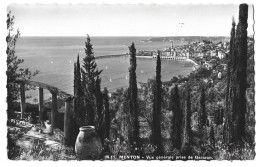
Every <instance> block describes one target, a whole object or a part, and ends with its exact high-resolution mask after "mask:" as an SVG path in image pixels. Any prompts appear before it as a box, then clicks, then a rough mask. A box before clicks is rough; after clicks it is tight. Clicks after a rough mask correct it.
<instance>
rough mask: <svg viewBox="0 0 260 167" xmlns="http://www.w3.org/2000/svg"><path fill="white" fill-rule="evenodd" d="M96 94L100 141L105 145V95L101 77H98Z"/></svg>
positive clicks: (97, 124)
mask: <svg viewBox="0 0 260 167" xmlns="http://www.w3.org/2000/svg"><path fill="white" fill-rule="evenodd" d="M95 83H96V87H95V89H96V92H95V97H96V111H97V121H96V127H97V133H98V135H99V137H100V140H101V142H102V144H104V125H103V124H104V113H103V95H102V92H101V87H100V83H101V79H100V78H99V76H97V79H96V82H95Z"/></svg>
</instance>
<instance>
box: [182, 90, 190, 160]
mask: <svg viewBox="0 0 260 167" xmlns="http://www.w3.org/2000/svg"><path fill="white" fill-rule="evenodd" d="M190 91H191V89H190V86H189V85H187V86H186V88H185V96H186V109H185V116H184V129H183V142H182V147H181V152H182V154H183V155H186V156H188V155H191V154H192V151H191V141H192V131H191V97H190Z"/></svg>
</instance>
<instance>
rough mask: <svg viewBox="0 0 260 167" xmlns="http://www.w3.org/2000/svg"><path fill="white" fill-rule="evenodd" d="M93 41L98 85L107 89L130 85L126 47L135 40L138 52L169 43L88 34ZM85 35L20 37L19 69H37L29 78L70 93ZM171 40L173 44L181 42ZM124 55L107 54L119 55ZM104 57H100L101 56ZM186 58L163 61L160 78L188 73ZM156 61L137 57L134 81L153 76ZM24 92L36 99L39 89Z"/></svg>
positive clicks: (153, 49) (18, 51)
mask: <svg viewBox="0 0 260 167" xmlns="http://www.w3.org/2000/svg"><path fill="white" fill-rule="evenodd" d="M90 38H91V43H92V44H93V51H94V55H95V57H96V58H97V59H96V63H97V66H98V69H99V70H103V72H102V73H101V86H102V88H104V87H107V89H108V91H109V92H113V91H115V90H116V89H118V88H127V87H128V84H129V77H128V73H129V65H130V63H129V57H128V56H124V54H126V53H128V52H129V48H128V47H129V46H130V45H131V43H132V42H134V44H135V47H136V50H137V52H138V51H144V50H147V51H156V50H158V49H163V48H165V47H169V46H171V43H169V42H143V40H145V39H149V38H150V37H90ZM85 42H86V37H19V39H18V41H17V45H16V55H17V56H18V58H21V59H24V62H23V63H22V65H21V67H22V68H29V69H30V70H31V71H34V70H39V71H40V72H39V74H38V75H36V76H35V77H33V78H32V79H31V80H33V81H38V82H42V83H45V84H49V85H52V86H55V87H57V88H59V89H61V90H62V91H65V92H67V93H69V94H72V95H73V74H74V71H73V70H74V63H75V62H76V60H77V55H79V57H80V61H81V64H82V59H83V58H84V56H85V53H84V47H85ZM183 44H184V43H183V42H181V41H180V42H174V45H175V46H176V45H183ZM118 54H122V55H123V56H119V57H117V56H115V57H113V56H109V57H106V56H107V55H118ZM101 56H103V57H102V58H100V57H101ZM186 63H187V62H186V61H177V60H165V59H163V60H162V81H168V80H170V79H171V78H172V77H174V76H178V75H184V76H185V75H188V74H189V73H190V72H191V71H192V70H193V67H191V66H186V65H185V64H186ZM155 70H156V60H155V59H152V58H137V69H136V74H137V82H147V80H148V78H153V77H155ZM26 95H29V96H31V99H33V98H36V99H37V98H38V92H37V91H36V90H35V91H28V92H26ZM44 96H45V97H44V99H47V98H49V97H51V94H50V92H48V90H44Z"/></svg>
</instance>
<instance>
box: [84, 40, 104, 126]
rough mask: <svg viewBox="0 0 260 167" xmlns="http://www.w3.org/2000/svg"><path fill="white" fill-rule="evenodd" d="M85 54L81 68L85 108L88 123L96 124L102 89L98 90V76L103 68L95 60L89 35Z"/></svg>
mask: <svg viewBox="0 0 260 167" xmlns="http://www.w3.org/2000/svg"><path fill="white" fill-rule="evenodd" d="M84 49H85V54H86V56H85V57H84V58H83V65H82V68H81V73H82V81H83V82H82V87H83V90H84V96H85V98H84V101H85V109H86V110H87V117H88V118H87V122H88V125H92V126H95V125H96V117H97V116H96V114H97V111H96V110H97V104H96V101H97V100H96V96H95V95H96V93H97V92H98V91H100V90H96V81H97V77H98V76H99V75H100V74H101V72H102V70H98V68H97V64H96V62H95V56H94V52H93V47H92V44H91V40H90V37H89V35H87V41H86V42H85V48H84Z"/></svg>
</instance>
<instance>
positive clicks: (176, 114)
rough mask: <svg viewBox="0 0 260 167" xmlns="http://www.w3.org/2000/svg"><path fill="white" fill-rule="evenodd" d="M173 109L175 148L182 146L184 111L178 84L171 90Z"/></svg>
mask: <svg viewBox="0 0 260 167" xmlns="http://www.w3.org/2000/svg"><path fill="white" fill-rule="evenodd" d="M171 104H172V106H171V110H172V113H173V114H172V115H173V117H172V133H171V134H172V146H173V148H176V149H180V148H181V141H182V139H181V130H182V112H181V108H180V96H179V89H178V85H175V87H174V90H172V91H171Z"/></svg>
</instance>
